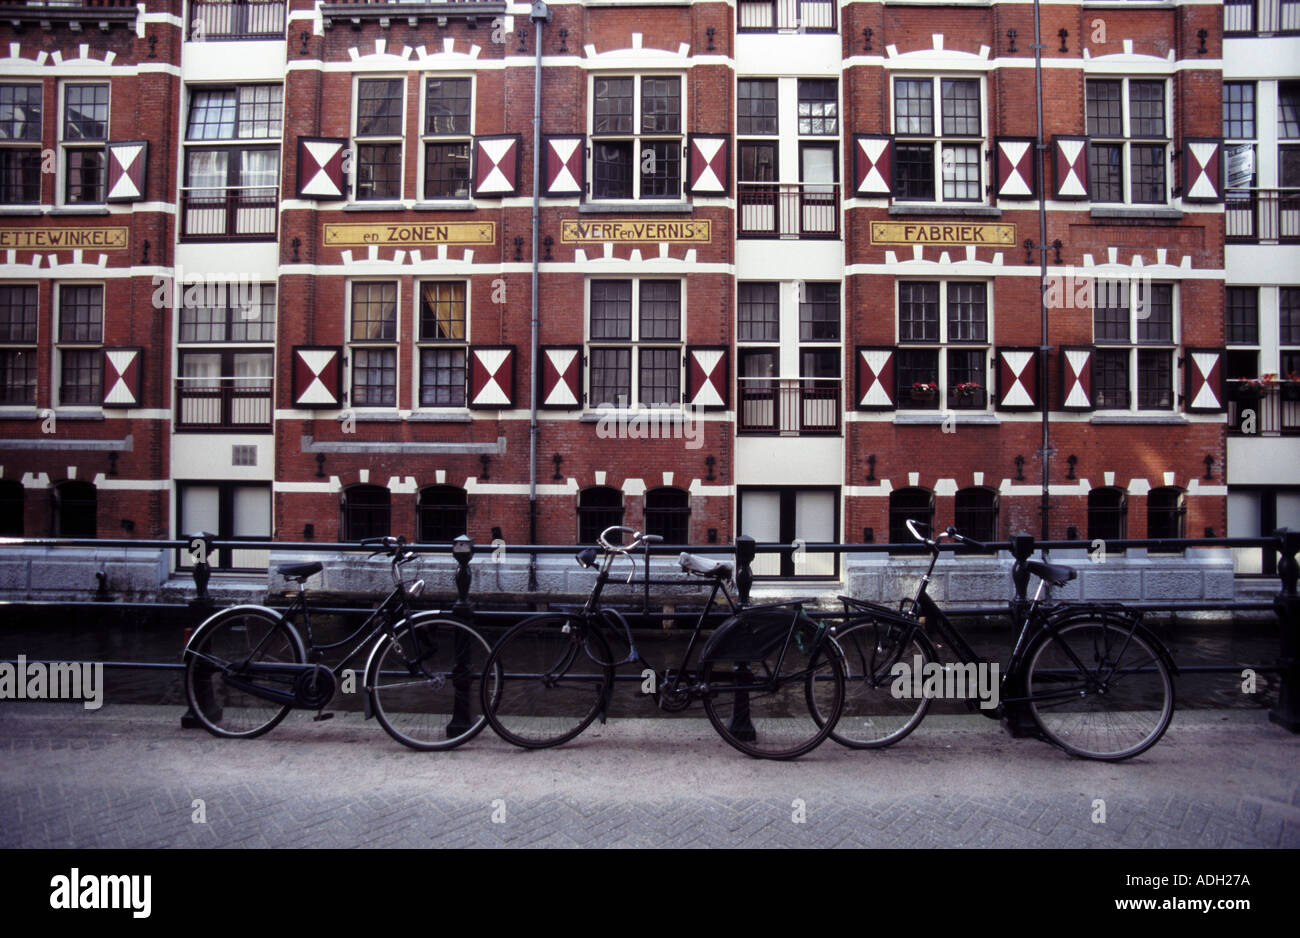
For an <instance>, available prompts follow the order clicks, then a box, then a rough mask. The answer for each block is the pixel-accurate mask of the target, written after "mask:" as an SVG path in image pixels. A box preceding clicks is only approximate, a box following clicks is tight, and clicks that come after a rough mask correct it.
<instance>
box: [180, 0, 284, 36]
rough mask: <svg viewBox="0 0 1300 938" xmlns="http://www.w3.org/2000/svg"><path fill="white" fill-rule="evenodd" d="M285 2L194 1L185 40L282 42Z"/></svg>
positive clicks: (276, 0) (268, 0) (277, 0)
mask: <svg viewBox="0 0 1300 938" xmlns="http://www.w3.org/2000/svg"><path fill="white" fill-rule="evenodd" d="M285 6H286V4H285V0H191V2H190V28H189V32H188V33H187V34H186V38H188V39H191V40H195V41H200V40H208V39H280V38H283V37H284V10H285Z"/></svg>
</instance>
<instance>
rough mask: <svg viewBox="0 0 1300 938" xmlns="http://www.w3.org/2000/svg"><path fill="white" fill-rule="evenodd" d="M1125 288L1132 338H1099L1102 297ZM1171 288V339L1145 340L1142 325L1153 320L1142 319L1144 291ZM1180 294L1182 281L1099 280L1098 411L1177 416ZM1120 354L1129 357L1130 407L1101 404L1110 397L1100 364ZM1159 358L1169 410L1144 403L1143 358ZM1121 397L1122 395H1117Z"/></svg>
mask: <svg viewBox="0 0 1300 938" xmlns="http://www.w3.org/2000/svg"><path fill="white" fill-rule="evenodd" d="M1110 283H1116V284H1122V285H1123V287H1124V289H1125V290H1126V300H1127V303H1128V311H1129V315H1128V321H1127V325H1128V337H1127V338H1126V339H1122V340H1121V339H1114V338H1106V337H1099V336H1098V335H1097V309H1098V307H1097V302H1098V299H1099V298H1100V297H1102V295H1103V294H1104V293H1106V292H1108V291H1109V289H1110V287H1108V286H1106V284H1110ZM1146 287H1151V288H1157V287H1159V288H1167V289H1168V290H1169V331H1170V338H1169V339H1168V340H1167V341H1166V340H1164V339H1159V338H1157V339H1145V340H1144V339H1143V338H1142V335H1141V324H1142V322H1143V320H1144V319H1146V318H1149V317H1142V316H1139V315H1138V313H1139V310H1140V308H1141V306H1142V303H1141V301H1140V299H1139V297H1140V295H1141V288H1146ZM1179 296H1180V291H1179V289H1178V281H1175V280H1156V281H1152V280H1143V279H1123V278H1106V277H1098V278H1097V280H1096V282H1095V283H1094V285H1093V310H1092V323H1093V325H1092V328H1093V333H1092V336H1093V338H1092V344H1093V346H1094V347H1095V349H1096V351H1095V353H1094V358H1093V368H1094V377H1093V400H1094V404H1095V409H1096V410H1105V411H1118V412H1121V413H1138V412H1140V411H1147V412H1153V413H1174V412H1175V411H1176V409H1177V407H1178V398H1179V392H1178V362H1177V357H1178V348H1179V342H1180V336H1181V334H1182V317H1181V315H1180V303H1179ZM1102 308H1104V309H1118V307H1102ZM1120 353H1123V354H1124V355H1125V356H1126V359H1125V361H1126V364H1125V372H1124V373H1125V375H1126V385H1125V391H1124V393H1125V394H1126V396H1127V403H1125V404H1124V405H1123V406H1111V405H1110V404H1108V403H1098V400H1099V399H1102V398H1103V396H1104V395H1105V393H1106V389H1105V388H1104V387H1103V380H1102V375H1103V372H1102V369H1101V367H1100V363H1101V362H1102V361H1103V359H1116V358H1117V357H1118V355H1119V354H1120ZM1156 355H1159V356H1162V358H1163V367H1164V369H1165V371H1166V373H1167V374H1168V376H1169V384H1168V386H1167V387H1165V388H1162V389H1161V390H1162V391H1165V392H1167V393H1168V395H1169V404H1168V406H1159V405H1151V404H1144V403H1143V393H1144V382H1143V381H1142V375H1143V364H1142V360H1143V358H1146V359H1147V360H1148V361H1150V360H1152V358H1153V357H1154V356H1156ZM1116 393H1118V392H1116Z"/></svg>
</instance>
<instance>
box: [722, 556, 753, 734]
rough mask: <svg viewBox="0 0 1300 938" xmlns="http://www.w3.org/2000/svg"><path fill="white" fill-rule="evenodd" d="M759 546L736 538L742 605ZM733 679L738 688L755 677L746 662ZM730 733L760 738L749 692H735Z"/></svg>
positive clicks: (738, 665)
mask: <svg viewBox="0 0 1300 938" xmlns="http://www.w3.org/2000/svg"><path fill="white" fill-rule="evenodd" d="M756 547H757V544H756V542H755V541H754V539H753V538H752V537H750V536H749V535H748V534H742V535H740V536H739V537H738V538H736V592H737V593H738V594H739V598H740V604H741V605H742V606H743V605H748V604H749V590H750V587H751V586H753V585H754V571H753V570H752V569H750V567H751V565H752V564H753V562H754V554H755V553H756ZM732 677H733V679H734V680H735V682H736V685H737V686H743V685H746V684H752V683H753V682H754V675H753V673H752V672H751V671H750V670H749V664H748V663H746V662H744V661H737V662H736V664H735V665H734V666H733V668H732ZM727 729H728V731H730V733H731V734H732V735H733V736H735V737H736V738H737V739H739V740H741V741H742V742H747V743H752V742H753V741H754V740H755V739H757V738H758V733H757V732H755V730H754V724H753V722H752V721H751V720H750V718H749V692H748V691H740V690H738V691H736V692H735V710H734V711H733V712H732V714H731V722H730V723H729V724H728V726H727Z"/></svg>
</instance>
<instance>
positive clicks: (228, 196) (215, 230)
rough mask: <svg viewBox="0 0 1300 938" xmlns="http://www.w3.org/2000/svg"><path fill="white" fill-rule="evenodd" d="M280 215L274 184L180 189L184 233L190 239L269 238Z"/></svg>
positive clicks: (271, 236)
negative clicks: (229, 187) (271, 185)
mask: <svg viewBox="0 0 1300 938" xmlns="http://www.w3.org/2000/svg"><path fill="white" fill-rule="evenodd" d="M278 216H279V203H278V201H277V198H276V190H275V188H274V187H260V186H259V187H250V188H239V189H184V190H182V191H181V237H182V238H185V239H187V240H191V241H203V240H209V241H215V240H238V239H249V240H268V239H271V238H274V237H275V231H276V219H277V218H278Z"/></svg>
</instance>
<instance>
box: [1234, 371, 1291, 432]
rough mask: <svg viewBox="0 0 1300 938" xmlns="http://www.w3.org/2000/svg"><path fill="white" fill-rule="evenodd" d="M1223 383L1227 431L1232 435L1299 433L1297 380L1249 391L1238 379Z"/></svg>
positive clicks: (1279, 382) (1280, 382)
mask: <svg viewBox="0 0 1300 938" xmlns="http://www.w3.org/2000/svg"><path fill="white" fill-rule="evenodd" d="M1227 383H1228V433H1230V434H1232V435H1233V436H1292V435H1295V434H1300V382H1297V381H1278V382H1277V383H1276V384H1274V385H1272V386H1270V387H1268V388H1266V389H1265V390H1263V391H1262V392H1251V391H1250V390H1249V389H1248V388H1246V386H1245V385H1244V382H1242V381H1241V380H1240V379H1238V378H1229V379H1228V382H1227ZM1252 414H1253V420H1252V419H1251V415H1252Z"/></svg>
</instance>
